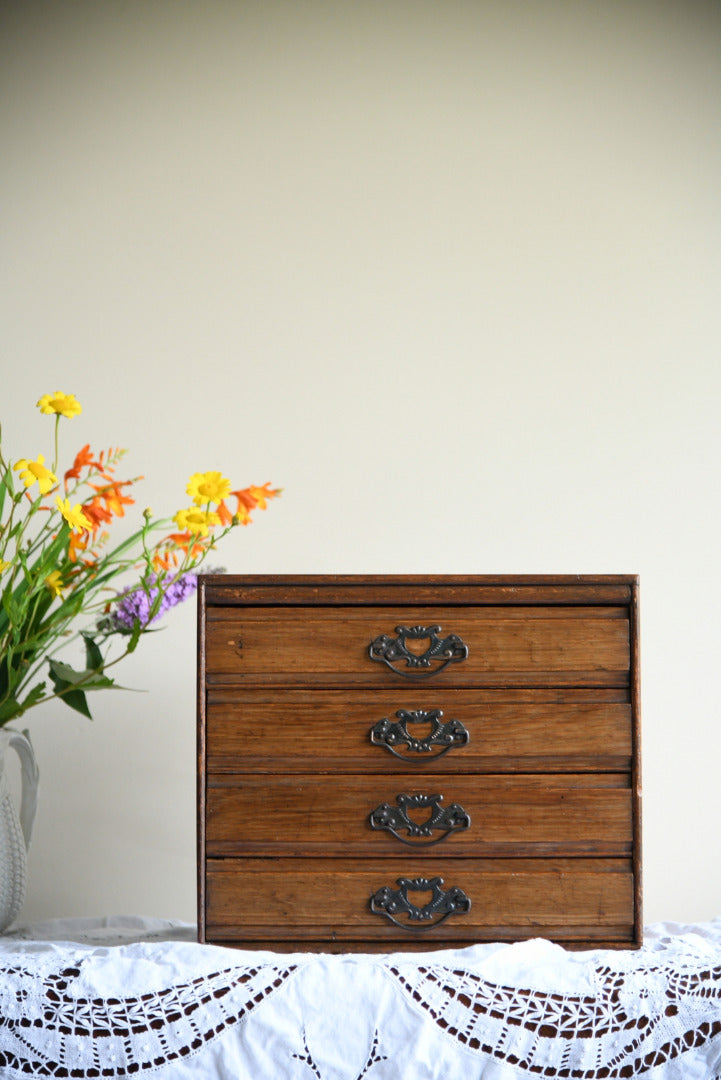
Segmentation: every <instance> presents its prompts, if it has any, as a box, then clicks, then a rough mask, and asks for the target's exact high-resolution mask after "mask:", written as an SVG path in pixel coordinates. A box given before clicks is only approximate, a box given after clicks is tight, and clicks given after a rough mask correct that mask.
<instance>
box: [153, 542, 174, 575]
mask: <svg viewBox="0 0 721 1080" xmlns="http://www.w3.org/2000/svg"><path fill="white" fill-rule="evenodd" d="M152 562H153V569H154V570H156V571H157V570H172V569H174V568H175V567H176V566H177V565H178V553H177V551H173V549H172V548H166V549H165V551H160V550H158V551H156V552H155V554H154V555H153V559H152Z"/></svg>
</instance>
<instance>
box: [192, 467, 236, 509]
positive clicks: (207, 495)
mask: <svg viewBox="0 0 721 1080" xmlns="http://www.w3.org/2000/svg"><path fill="white" fill-rule="evenodd" d="M185 491H186V494H187V495H190V497H191V499H192V500H193V502H194V503H195V505H196V506H202V505H203V503H209V502H214V503H219V502H222V501H223V499H224V498H225V497H226V495H228V494H229V493H230V480H228V479H227V478H226V477H225V476H223V475H222V473H219V472H204V473H200V472H197V473H193V475H192V476H191V478H190V480H189V481H188V486H187V488H186V489H185Z"/></svg>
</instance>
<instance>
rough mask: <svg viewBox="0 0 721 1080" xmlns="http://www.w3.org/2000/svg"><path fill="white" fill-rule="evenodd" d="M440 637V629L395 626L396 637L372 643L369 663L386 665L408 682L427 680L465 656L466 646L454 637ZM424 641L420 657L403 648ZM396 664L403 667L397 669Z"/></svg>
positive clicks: (453, 635) (375, 640)
mask: <svg viewBox="0 0 721 1080" xmlns="http://www.w3.org/2000/svg"><path fill="white" fill-rule="evenodd" d="M440 633H441V627H440V626H397V627H396V634H397V637H392V636H391V635H390V634H381V635H380V636H379V637H377V638H375V639H374V640H373V641H371V643H370V645H369V647H368V655H369V656H370V658H371V660H381V661H382V662H383V663H384V664H387V665H388V667H389V668H390V669H391V671H395V672H396V674H397V675H404V676H405V677H406V678H407V679H427V678H428V677H429V676H431V675H437V674H438V672H439V671H443V668H444V667H446V666H447V665H448V664H453V663H457V662H458V661H459V660H465V659H466V657H467V656H468V646H467V645H464V643H463V641H462V640H461V639H460V638H459V637H458V635H457V634H448V635H447V636H446V637H444V638H441V637H439V634H440ZM426 638H427V639H428V642H429V644H428V648H427V649H425V651H424V652H422V653H416V652H414V651H413V650H412V649H409V648H408V645H407V644H406V643H407V642H408V641H423V640H424V639H426ZM397 664H403V665H404V666H403V667H397V666H396V665H397Z"/></svg>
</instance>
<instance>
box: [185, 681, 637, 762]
mask: <svg viewBox="0 0 721 1080" xmlns="http://www.w3.org/2000/svg"><path fill="white" fill-rule="evenodd" d="M603 694H606V695H607V697H606V698H602V697H601V695H603ZM612 696H615V697H625V692H623V691H612V690H607V691H598V690H596V691H589V690H585V691H584V690H570V689H569V690H566V691H564V692H563V694H562V695H560V694H559V693H558V692H556V691H543V690H535V691H534V690H525V691H500V690H476V691H468V690H446V691H445V692H443V691H441V692H436V691H435V690H432V689H429V690H425V689H422V688H413V689H412V690H408V689H407V688H405V687H400V688H399V689H398V690H394V691H393V692H392V693H388V692H384V691H381V690H369V691H365V692H362V691H358V690H355V691H352V690H346V691H341V690H332V689H328V690H322V691H316V690H285V691H284V692H282V693H279V692H278V691H275V692H274V691H273V690H272V689H267V690H262V689H257V688H251V687H243V688H242V689H235V688H233V689H231V688H225V689H222V688H221V689H213V690H210V691H209V692H208V697H207V709H206V734H205V737H206V754H207V768H208V772H209V773H216V772H241V771H242V772H248V771H256V770H257V771H261V772H275V771H277V770H282V771H283V772H300V773H303V772H311V771H312V772H322V771H326V772H333V773H336V772H364V773H371V772H374V773H375V772H386V773H392V772H408V773H409V775H410V776H411V777H412V776H413V775H414V774H416V773H418V772H419V771H420V772H422V771H424V770H431V771H433V772H434V773H440V774H443V773H447V772H454V773H456V772H558V771H581V770H585V771H605V772H608V771H622V770H626V769H629V768H630V765H631V758H632V717H631V705H630V704H629V703H628V702H624V701H618V700H616V701H614V700H610V699H611V697H612ZM553 697H555V698H559V697H560V698H561V700H557V701H553V700H549V699H550V698H553ZM599 699H600V700H599Z"/></svg>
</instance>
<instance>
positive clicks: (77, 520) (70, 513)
mask: <svg viewBox="0 0 721 1080" xmlns="http://www.w3.org/2000/svg"><path fill="white" fill-rule="evenodd" d="M55 505H56V506H57V508H58V510H59V511H60V513H61V514H62V515H63V517H64V518H65V520H66V521H67V523H68V525H69V526H70V528H71V529H73V530H76V529H77V530H80V529H92V525H91V523H90V522H89V521H88V519H87V518H86V517H85V514H84V513H83V508H82V506H81V505H80V503H77V505H76V506H71V505H70V499H61V498H60V496H59V495H58V496H57V497H56V499H55Z"/></svg>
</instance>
